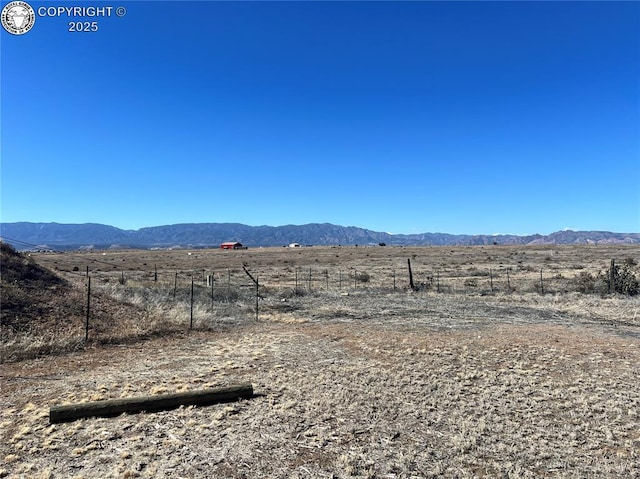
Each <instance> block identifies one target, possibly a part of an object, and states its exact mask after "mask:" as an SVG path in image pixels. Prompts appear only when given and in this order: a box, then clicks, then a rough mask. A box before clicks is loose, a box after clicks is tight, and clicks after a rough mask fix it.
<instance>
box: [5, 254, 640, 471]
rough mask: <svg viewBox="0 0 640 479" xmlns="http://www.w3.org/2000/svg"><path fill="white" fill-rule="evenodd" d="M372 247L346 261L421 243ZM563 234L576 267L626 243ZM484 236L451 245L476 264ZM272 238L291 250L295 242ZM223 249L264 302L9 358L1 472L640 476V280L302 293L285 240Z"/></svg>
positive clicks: (363, 261)
mask: <svg viewBox="0 0 640 479" xmlns="http://www.w3.org/2000/svg"><path fill="white" fill-rule="evenodd" d="M359 250H361V251H358V252H357V254H356V252H355V248H353V249H352V250H351V251H347V252H346V253H348V254H352V255H353V256H352V257H351V259H350V260H349V261H350V262H346V263H339V264H338V263H336V266H338V267H340V268H343V269H344V271H348V270H349V268H350V267H352V268H353V270H361V271H367V272H368V273H369V274H370V275H371V280H372V281H375V277H376V276H377V275H380V274H382V273H384V272H386V273H389V272H391V271H392V269H393V268H394V267H395V266H394V265H396V264H398V263H400V264H402V261H401V260H402V258H403V257H404V263H406V257H405V256H406V255H405V253H406V251H401V253H402V255H400V254H398V256H397V257H395V259H394V258H393V257H392V258H389V257H384V255H383V254H382V251H383V250H385V249H384V248H367V249H364V248H359ZM387 250H391V249H387ZM398 250H403V249H401V248H398ZM404 250H406V249H404ZM499 250H500V251H502V249H499ZM306 251H308V253H305V252H304V251H303V255H298V252H295V255H296V256H295V261H296V262H295V263H293V264H291V265H287V266H286V268H289V267H291V268H295V267H300V268H303V267H304V268H308V267H309V265H310V264H313V263H316V261H315V259H318V262H317V263H319V266H318V268H330V267H331V264H332V262H333V261H334V260H333V258H334V257H335V254H339V255H340V254H342V253H341V252H340V251H338V252H337V253H336V252H334V250H332V249H330V248H326V249H322V250H320V251H318V252H312V249H309V250H306ZM373 251H375V253H373ZM416 251H417V252H416V253H415V254H416V255H417V256H416V258H415V259H414V260H413V261H415V262H416V263H418V264H419V263H420V251H422V250H419V249H418V250H416ZM492 251H493V250H492ZM513 251H516V250H513ZM513 251H507V250H506V249H505V254H506V255H507V256H509V255H511V253H512V252H513ZM553 251H555V250H553ZM559 251H561V254H562V256H563V259H562V261H558V264H557V267H558V268H561V269H562V268H564V269H562V271H565V272H566V271H569V269H568V268H565V266H566V264H573V263H574V262H575V264H576V265H578V264H583V265H584V266H585V267H590V268H592V269H595V268H596V267H600V266H601V265H605V266H606V264H607V258H608V257H609V256H610V255H612V251H610V250H607V249H606V248H605V249H604V250H600V249H590V248H586V249H584V250H580V249H578V251H576V250H573V251H570V250H569V249H567V250H564V249H562V248H560V250H559ZM248 252H251V250H248ZM248 252H247V251H245V252H229V253H231V254H234V255H235V254H236V253H240V255H245V254H247V253H248ZM378 252H380V253H378ZM440 252H441V253H442V250H440ZM478 252H480V253H482V254H485V252H484V250H482V249H475V250H473V251H471V252H470V253H469V252H468V251H465V250H464V249H460V250H456V251H455V254H453V253H452V255H453V256H455V257H456V261H459V263H460V266H461V268H464V269H466V268H468V267H471V266H472V265H470V264H469V262H470V261H471V262H473V263H474V265H473V266H476V267H478V269H480V266H478V265H477V263H479V261H478V259H477V258H478ZM163 253H164V254H178V253H175V252H163ZM274 253H277V254H276V257H277V258H279V261H283V260H284V259H286V257H285V256H280V255H286V254H289V253H291V252H290V251H284V252H281V251H277V252H274ZM320 253H321V254H320ZM524 253H525V254H524V256H526V257H531V259H530V262H528V263H524V262H523V265H524V266H527V265H530V266H531V267H532V268H535V267H537V265H538V264H539V263H538V262H536V261H534V259H533V257H535V258H539V259H541V260H542V261H546V260H545V257H546V256H547V255H549V250H548V249H546V250H545V249H541V250H540V251H539V252H538V250H535V251H533V252H529V251H528V250H525V251H524ZM637 253H638V250H637V249H623V251H622V253H620V252H618V253H616V254H618V255H620V254H623V255H624V257H627V256H633V255H636V256H637ZM92 254H95V253H92ZM114 254H116V253H114ZM127 254H131V255H133V253H128V252H127ZM138 254H141V253H138ZM142 254H144V255H146V254H150V253H147V252H143V253H142ZM153 254H155V253H153ZM224 254H227V253H223V254H222V255H221V254H219V252H211V255H212V258H213V257H215V261H216V263H215V264H216V265H217V266H216V269H217V271H218V272H220V273H221V278H220V280H221V281H222V279H223V278H224V273H225V271H226V268H236V269H239V270H240V272H241V265H242V263H240V264H239V265H238V264H237V263H234V262H233V261H236V262H237V261H238V258H243V259H241V261H245V262H246V263H248V267H249V269H251V270H252V271H257V272H258V273H259V276H260V277H261V278H262V277H264V278H265V286H266V287H265V291H266V293H267V294H265V296H266V297H265V299H264V300H261V302H260V320H259V321H257V322H256V321H253V320H252V319H251V318H252V317H253V316H252V310H251V307H250V306H249V305H245V304H242V303H238V302H229V303H224V302H220V307H221V308H226V309H221V310H213V309H208V308H205V307H204V306H203V308H202V309H201V310H199V311H198V328H199V330H196V331H192V332H187V331H186V328H182V331H183V332H182V333H179V334H175V335H173V336H165V337H150V338H147V339H144V340H138V341H137V342H123V343H120V344H112V345H102V346H100V347H97V346H99V345H98V344H94V345H93V346H95V347H91V348H89V349H87V350H85V351H78V352H75V353H72V354H67V355H62V356H49V357H41V358H38V359H32V360H24V361H20V362H13V363H5V364H1V365H0V381H1V383H0V384H1V385H2V395H1V397H0V459H1V460H2V462H0V477H16V478H17V477H51V478H57V477H62V478H68V477H167V476H172V477H188V478H208V477H217V478H266V477H268V478H303V477H304V478H306V477H318V478H320V477H327V478H328V477H335V478H347V477H354V478H394V477H396V478H411V477H413V478H422V477H451V478H454V477H456V478H473V477H518V478H520V477H551V478H560V477H562V478H565V477H566V478H570V477H571V478H573V477H581V478H582V477H594V478H595V477H598V478H600V477H611V478H613V477H616V478H617V477H625V478H638V477H640V412H639V411H640V383H639V382H638V377H640V330H639V327H640V314H638V313H639V312H640V299H639V298H625V297H619V296H612V297H601V296H598V295H582V294H579V293H574V292H571V293H560V292H557V293H554V294H546V295H540V294H537V293H535V292H534V291H529V292H523V291H518V290H517V291H516V292H515V293H513V292H507V291H497V292H494V293H493V294H486V293H484V294H483V293H481V292H477V291H465V290H464V289H463V288H461V290H460V291H459V292H456V293H455V294H454V293H451V294H438V293H436V292H435V291H434V290H433V289H432V290H423V291H420V292H418V293H414V292H409V291H407V290H406V289H404V285H398V289H397V290H395V291H394V290H393V288H391V287H389V286H388V285H376V284H375V283H374V284H371V285H367V286H366V287H364V286H363V285H362V284H356V286H355V287H350V286H349V287H347V286H345V287H344V288H342V289H340V288H338V287H336V286H335V284H330V287H329V289H328V290H323V289H322V288H320V284H318V285H317V286H316V287H314V288H312V290H311V291H305V292H304V295H296V294H289V293H287V291H288V290H287V288H288V289H289V290H290V289H291V284H290V278H291V276H290V273H291V272H293V271H294V270H293V269H291V270H285V269H283V268H282V266H281V264H280V263H278V262H277V261H276V260H275V259H273V258H271V256H270V253H269V251H256V252H255V256H252V257H251V261H248V257H246V256H236V257H232V256H230V255H229V256H226V257H225V256H224ZM305 254H307V256H304V255H305ZM367 254H370V255H373V254H380V255H381V256H380V257H373V256H369V257H367V256H366V255H367ZM385 254H390V253H385ZM423 254H424V255H425V257H426V256H429V255H431V254H432V253H429V254H427V253H423ZM433 254H434V256H433V258H435V256H437V255H435V253H433ZM492 254H493V255H497V253H492ZM518 254H519V255H520V251H518ZM259 255H264V256H263V257H262V258H263V262H262V263H260V262H258V258H259ZM464 255H470V256H469V257H467V258H463V256H464ZM559 255H560V253H559ZM185 256H186V254H185ZM592 256H593V257H596V259H592ZM54 257H56V256H55V255H52V256H50V257H48V258H54ZM60 258H66V256H65V255H61V256H58V259H57V261H62V260H61V259H60ZM70 258H71V257H70ZM74 258H75V257H74ZM128 258H129V257H127V260H128ZM225 258H227V259H229V263H227V264H221V263H222V259H225ZM231 258H233V261H232V260H231ZM38 261H40V258H38ZM47 261H49V260H47ZM65 261H67V263H66V264H67V265H70V264H71V263H69V262H68V261H69V260H68V259H65ZM132 261H133V260H132ZM138 261H140V260H138ZM149 261H150V259H149V258H147V257H146V256H145V258H144V262H147V263H148V264H150V263H149ZM212 261H213V260H212ZM425 261H428V260H425ZM125 262H126V261H125ZM165 264H166V263H165ZM212 264H213V263H211V265H212ZM516 264H518V263H517V262H516ZM58 265H59V266H60V267H61V269H62V270H64V269H65V268H66V266H64V267H62V266H61V264H60V263H58ZM194 265H195V263H194ZM211 265H209V266H211ZM234 265H235V266H234ZM589 265H590V266H589ZM428 266H429V265H428V264H426V263H425V264H424V267H425V269H426V268H427V267H428ZM194 269H195V268H194ZM212 269H213V268H212ZM453 269H455V268H453ZM161 270H162V268H161ZM398 271H399V267H398ZM269 272H271V274H272V276H269ZM100 274H103V275H104V277H105V278H108V275H107V272H106V271H96V272H95V275H96V277H99V276H100ZM136 274H138V275H139V276H137V277H136ZM276 274H280V275H281V276H280V277H279V278H280V281H281V282H280V283H278V282H276V278H277V277H276ZM345 274H346V273H345ZM538 274H539V273H538ZM130 275H131V278H130V279H129V282H128V284H127V285H118V284H117V283H114V282H112V281H110V282H109V283H105V290H104V291H103V294H108V296H109V297H118V295H122V296H121V298H120V301H125V302H129V303H131V304H133V305H134V306H136V307H138V308H142V309H143V310H145V312H146V313H145V314H148V307H146V306H144V307H143V304H144V303H140V304H137V303H136V301H138V299H136V298H140V296H136V295H135V294H134V293H136V291H139V290H141V289H145V288H147V285H148V283H147V281H149V278H148V276H147V277H144V275H148V272H143V271H138V273H136V272H135V271H134V270H131V271H130ZM271 277H272V278H274V279H273V280H271V279H269V280H267V278H271ZM450 281H453V279H450ZM167 283H168V284H169V285H170V281H167ZM221 287H222V286H221ZM106 288H110V290H107V289H106ZM127 288H129V289H127ZM289 292H290V291H289ZM347 293H348V294H347ZM149 298H150V296H148V297H147V300H148V299H149ZM283 299H284V300H285V301H283ZM158 304H160V303H158ZM215 311H226V312H225V313H224V314H220V315H217V314H214V312H215ZM183 313H184V311H182V313H180V314H183ZM171 314H172V315H173V314H178V313H177V312H176V311H171ZM180 317H181V320H180V321H181V323H180V324H184V323H183V322H182V321H184V319H185V318H184V316H180ZM239 382H251V383H252V384H253V385H254V389H255V391H256V393H258V394H259V396H258V397H256V398H254V399H251V400H247V401H241V402H238V403H234V404H226V405H216V406H211V407H203V408H180V409H177V410H173V411H165V412H159V413H154V414H138V415H122V416H119V417H117V418H111V419H106V418H92V419H84V420H80V421H76V422H74V423H68V424H60V425H49V424H48V407H49V406H50V405H52V404H62V403H68V402H75V401H87V400H98V399H106V398H117V397H128V396H136V395H143V394H154V393H157V394H160V393H165V392H174V391H180V390H186V389H198V388H202V387H214V386H220V385H226V384H232V383H239Z"/></svg>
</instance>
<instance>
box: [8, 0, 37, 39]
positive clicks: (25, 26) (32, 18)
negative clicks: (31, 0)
mask: <svg viewBox="0 0 640 479" xmlns="http://www.w3.org/2000/svg"><path fill="white" fill-rule="evenodd" d="M0 22H2V27H3V28H4V29H5V30H6V31H7V32H9V33H11V34H12V35H24V34H25V33H27V32H28V31H29V30H31V29H32V28H33V25H34V24H35V23H36V12H35V11H34V10H33V8H32V7H31V5H29V4H28V3H27V2H22V1H16V2H10V3H7V4H6V5H5V6H4V8H3V9H2V14H0Z"/></svg>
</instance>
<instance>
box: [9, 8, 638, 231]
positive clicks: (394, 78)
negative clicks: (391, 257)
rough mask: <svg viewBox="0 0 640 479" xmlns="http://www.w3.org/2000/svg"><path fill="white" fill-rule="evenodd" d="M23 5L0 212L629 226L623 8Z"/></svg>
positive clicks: (631, 21) (631, 128)
mask: <svg viewBox="0 0 640 479" xmlns="http://www.w3.org/2000/svg"><path fill="white" fill-rule="evenodd" d="M6 4H7V1H6V0H4V1H3V2H2V6H4V5H6ZM30 4H31V5H32V6H33V8H34V9H37V8H38V7H41V6H60V5H67V6H68V5H74V6H87V5H101V6H113V7H117V6H124V7H125V8H126V15H125V16H124V17H117V16H116V15H115V13H112V16H111V17H108V18H86V17H80V18H67V17H64V16H63V17H42V16H37V18H36V23H35V26H34V27H33V29H32V30H31V31H29V32H28V33H26V34H24V35H22V36H13V35H11V34H9V33H7V32H6V31H4V30H2V32H1V37H0V39H1V42H2V45H1V55H2V64H1V67H2V72H1V81H2V84H1V87H2V90H1V100H2V105H1V112H2V125H1V126H2V164H1V168H2V169H1V176H2V184H1V187H2V196H1V200H2V206H1V217H0V220H1V221H2V222H14V221H32V222H51V221H54V222H58V223H85V222H94V223H105V224H110V225H113V226H118V227H121V228H125V229H137V228H140V227H145V226H155V225H163V224H174V223H190V222H238V223H245V224H249V225H264V224H266V225H272V226H278V225H285V224H305V223H315V222H330V223H334V224H339V225H344V226H360V227H364V228H369V229H373V230H376V231H388V232H392V233H423V232H445V233H469V234H476V233H477V234H479V233H484V234H492V233H516V234H527V233H550V232H553V231H557V230H561V229H566V228H571V229H577V230H610V231H617V232H640V2H558V3H556V2H471V3H467V2H385V1H379V2H341V1H334V2H313V1H309V2H295V1H294V2H269V1H265V2H242V3H237V2H232V1H229V2H214V1H211V2H208V1H200V2H154V1H146V2H118V3H110V2H92V3H83V2H59V3H52V2H47V3H43V2H35V1H32V2H30ZM71 20H77V21H92V20H95V21H97V22H98V27H99V30H98V32H94V33H91V32H88V33H70V32H68V31H67V30H68V22H69V21H71Z"/></svg>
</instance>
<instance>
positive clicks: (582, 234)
mask: <svg viewBox="0 0 640 479" xmlns="http://www.w3.org/2000/svg"><path fill="white" fill-rule="evenodd" d="M0 236H2V238H3V241H6V242H8V243H10V244H13V245H14V246H15V247H16V248H18V249H29V248H32V249H33V248H36V249H61V250H65V249H91V248H95V249H106V248H117V247H120V248H141V249H150V248H180V247H181V248H187V247H191V248H202V247H214V248H217V247H218V246H219V245H220V243H222V242H224V241H239V242H241V243H243V244H244V245H246V246H249V247H259V246H283V245H288V244H290V243H299V244H302V245H318V246H321V245H354V244H357V245H378V244H380V243H385V244H387V245H390V246H391V245H396V246H446V245H450V246H466V245H492V244H500V245H528V244H607V243H617V244H640V233H614V232H610V231H573V230H564V231H556V232H554V233H550V234H548V235H542V234H532V235H511V234H500V235H456V234H449V233H417V234H390V233H383V232H378V231H373V230H369V229H365V228H359V227H357V226H339V225H334V224H331V223H309V224H304V225H284V226H268V225H262V226H249V225H244V224H241V223H179V224H173V225H161V226H150V227H145V228H140V229H138V230H125V229H120V228H117V227H115V226H109V225H104V224H99V223H81V224H65V223H32V222H15V223H0Z"/></svg>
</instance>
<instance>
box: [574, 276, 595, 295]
mask: <svg viewBox="0 0 640 479" xmlns="http://www.w3.org/2000/svg"><path fill="white" fill-rule="evenodd" d="M574 282H575V287H576V289H577V290H578V291H579V292H580V293H584V294H589V293H593V292H595V285H596V278H595V277H594V276H593V275H592V274H591V273H588V272H587V271H581V272H580V274H579V275H578V276H576V277H575V278H574Z"/></svg>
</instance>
